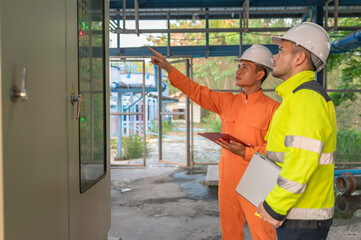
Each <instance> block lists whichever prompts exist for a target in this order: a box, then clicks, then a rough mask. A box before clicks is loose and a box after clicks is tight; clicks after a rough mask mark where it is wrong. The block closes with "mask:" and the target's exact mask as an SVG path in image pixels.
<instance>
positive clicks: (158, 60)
mask: <svg viewBox="0 0 361 240" xmlns="http://www.w3.org/2000/svg"><path fill="white" fill-rule="evenodd" d="M148 49H149V50H150V51H151V52H152V53H153V54H154V56H153V57H152V63H153V64H154V65H157V66H158V67H160V68H161V69H164V70H166V71H167V72H168V73H169V72H170V71H172V69H173V66H172V65H171V64H170V63H169V62H168V61H167V59H166V58H165V57H164V56H163V55H162V54H161V53H159V52H157V51H155V50H154V49H153V48H151V47H148Z"/></svg>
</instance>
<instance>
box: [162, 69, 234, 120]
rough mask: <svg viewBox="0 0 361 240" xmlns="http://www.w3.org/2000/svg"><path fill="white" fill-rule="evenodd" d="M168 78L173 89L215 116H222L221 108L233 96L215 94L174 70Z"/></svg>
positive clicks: (220, 93) (230, 94)
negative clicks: (179, 91)
mask: <svg viewBox="0 0 361 240" xmlns="http://www.w3.org/2000/svg"><path fill="white" fill-rule="evenodd" d="M168 78H169V80H170V82H171V84H172V85H173V86H174V87H176V88H178V89H179V90H181V91H182V92H183V93H184V94H185V95H187V96H188V97H189V98H190V99H191V100H192V101H193V102H195V103H197V104H198V105H200V106H201V107H203V108H205V109H207V110H209V111H212V112H215V113H217V114H222V109H224V107H223V106H224V105H226V104H227V103H229V102H230V101H231V99H232V97H233V96H234V95H233V94H232V93H224V92H215V91H212V90H210V89H209V88H208V87H206V86H201V85H199V84H198V83H196V82H194V81H193V80H191V79H190V78H189V77H187V76H185V75H184V74H182V73H180V72H179V71H178V70H177V69H176V68H173V69H172V71H171V72H170V73H169V74H168Z"/></svg>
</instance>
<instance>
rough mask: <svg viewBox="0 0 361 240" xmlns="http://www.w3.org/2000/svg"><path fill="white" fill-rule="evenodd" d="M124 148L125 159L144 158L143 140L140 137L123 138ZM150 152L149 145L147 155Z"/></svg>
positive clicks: (146, 148)
mask: <svg viewBox="0 0 361 240" xmlns="http://www.w3.org/2000/svg"><path fill="white" fill-rule="evenodd" d="M122 146H123V150H124V155H123V158H124V159H135V158H140V157H142V156H143V139H142V138H141V137H140V136H138V135H133V136H129V137H123V138H122ZM149 151H150V149H149V147H148V146H147V144H146V145H145V154H148V152H149Z"/></svg>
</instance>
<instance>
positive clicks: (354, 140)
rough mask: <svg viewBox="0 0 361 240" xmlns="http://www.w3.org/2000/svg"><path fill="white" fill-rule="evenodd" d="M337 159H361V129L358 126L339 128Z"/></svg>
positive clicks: (341, 160)
mask: <svg viewBox="0 0 361 240" xmlns="http://www.w3.org/2000/svg"><path fill="white" fill-rule="evenodd" d="M336 149H337V151H336V159H337V160H338V162H347V161H353V162H358V161H360V159H361V131H360V130H359V129H356V128H344V129H339V130H338V132H337V146H336Z"/></svg>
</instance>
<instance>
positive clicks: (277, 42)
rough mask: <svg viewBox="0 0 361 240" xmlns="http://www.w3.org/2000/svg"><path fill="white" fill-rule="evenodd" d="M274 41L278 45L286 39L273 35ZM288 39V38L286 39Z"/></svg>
mask: <svg viewBox="0 0 361 240" xmlns="http://www.w3.org/2000/svg"><path fill="white" fill-rule="evenodd" d="M271 39H272V42H273V43H274V44H276V45H281V43H282V40H283V39H284V38H283V37H272V38H271ZM285 40H286V39H285Z"/></svg>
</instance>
